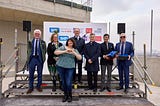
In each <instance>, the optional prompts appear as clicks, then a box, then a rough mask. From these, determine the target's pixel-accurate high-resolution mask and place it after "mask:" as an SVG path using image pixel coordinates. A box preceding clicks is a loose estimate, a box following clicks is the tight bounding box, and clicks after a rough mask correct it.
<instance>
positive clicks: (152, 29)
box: [150, 10, 153, 56]
mask: <svg viewBox="0 0 160 106" xmlns="http://www.w3.org/2000/svg"><path fill="white" fill-rule="evenodd" d="M152 34H153V10H151V45H150V46H151V47H150V55H151V56H152Z"/></svg>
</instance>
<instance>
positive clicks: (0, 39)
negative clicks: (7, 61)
mask: <svg viewBox="0 0 160 106" xmlns="http://www.w3.org/2000/svg"><path fill="white" fill-rule="evenodd" d="M1 45H2V38H0V79H1V78H2V60H1ZM2 97H3V96H2V80H1V81H0V98H2Z"/></svg>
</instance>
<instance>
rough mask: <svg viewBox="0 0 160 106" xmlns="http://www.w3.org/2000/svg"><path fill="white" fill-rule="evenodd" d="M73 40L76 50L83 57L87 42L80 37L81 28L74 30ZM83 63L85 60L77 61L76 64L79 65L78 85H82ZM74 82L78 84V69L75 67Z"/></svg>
mask: <svg viewBox="0 0 160 106" xmlns="http://www.w3.org/2000/svg"><path fill="white" fill-rule="evenodd" d="M72 38H73V39H74V40H75V42H76V49H77V50H78V52H79V53H80V54H81V55H83V49H84V45H85V40H84V39H83V38H81V37H80V29H79V28H74V37H72ZM82 62H83V59H81V60H77V59H76V64H78V83H79V84H82ZM76 64H75V65H76ZM73 81H74V82H76V67H75V71H74V74H73Z"/></svg>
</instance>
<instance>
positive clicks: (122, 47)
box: [121, 42, 124, 55]
mask: <svg viewBox="0 0 160 106" xmlns="http://www.w3.org/2000/svg"><path fill="white" fill-rule="evenodd" d="M123 49H124V42H122V46H121V55H122V54H123V51H124V50H123Z"/></svg>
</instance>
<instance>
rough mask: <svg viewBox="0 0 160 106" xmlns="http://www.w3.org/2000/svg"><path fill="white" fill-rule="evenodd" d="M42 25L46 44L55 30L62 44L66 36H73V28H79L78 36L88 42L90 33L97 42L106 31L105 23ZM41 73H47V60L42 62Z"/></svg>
mask: <svg viewBox="0 0 160 106" xmlns="http://www.w3.org/2000/svg"><path fill="white" fill-rule="evenodd" d="M43 27H44V30H43V31H44V32H43V39H44V41H45V42H46V44H47V45H48V43H49V42H50V38H51V35H52V33H54V32H55V31H56V32H58V40H59V42H61V43H63V44H64V45H65V42H66V41H67V39H68V38H70V37H73V36H74V33H73V31H74V28H79V29H80V36H81V37H82V38H83V39H85V43H88V42H89V35H90V33H94V34H95V40H96V42H98V43H101V42H103V35H104V34H105V33H107V24H106V23H77V22H44V23H43ZM46 57H47V56H46ZM46 59H47V58H46ZM43 73H45V74H48V73H49V71H48V68H47V62H45V64H44V68H43Z"/></svg>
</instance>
